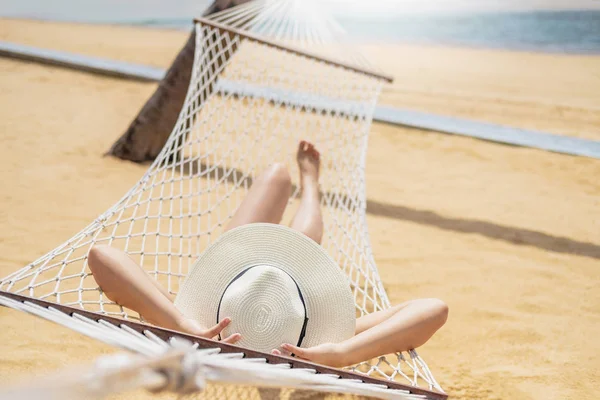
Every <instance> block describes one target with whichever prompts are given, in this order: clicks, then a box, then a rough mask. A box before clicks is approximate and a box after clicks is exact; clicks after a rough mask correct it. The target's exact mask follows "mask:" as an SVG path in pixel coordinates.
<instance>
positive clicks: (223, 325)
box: [205, 318, 231, 338]
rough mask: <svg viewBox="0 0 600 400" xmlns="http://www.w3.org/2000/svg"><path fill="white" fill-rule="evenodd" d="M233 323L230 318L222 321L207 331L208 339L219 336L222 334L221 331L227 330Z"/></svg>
mask: <svg viewBox="0 0 600 400" xmlns="http://www.w3.org/2000/svg"><path fill="white" fill-rule="evenodd" d="M230 323H231V319H230V318H224V319H222V320H221V321H220V322H219V323H218V324H216V325H215V326H213V327H212V328H210V329H209V330H207V331H206V332H205V335H206V336H207V337H209V338H210V337H213V336H217V335H218V334H220V333H221V331H222V330H223V329H225V328H226V327H227V325H229V324H230Z"/></svg>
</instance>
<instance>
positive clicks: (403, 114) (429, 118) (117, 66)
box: [0, 41, 600, 159]
mask: <svg viewBox="0 0 600 400" xmlns="http://www.w3.org/2000/svg"><path fill="white" fill-rule="evenodd" d="M0 56H5V57H12V58H18V59H22V60H27V61H35V62H41V63H44V64H50V65H57V66H61V67H66V68H73V69H76V70H81V71H89V72H94V73H99V74H103V75H109V76H115V77H120V78H127V79H136V80H141V81H160V80H161V79H162V78H163V77H164V75H165V70H163V69H161V68H156V67H150V66H146V65H140V64H132V63H127V62H122V61H113V60H107V59H103V58H97V57H90V56H82V55H78V54H73V53H67V52H62V51H56V50H46V49H40V48H36V47H31V46H25V45H20V44H14V43H9V42H3V41H0ZM222 83H223V85H221V86H223V87H222V88H221V90H223V91H227V92H239V93H244V94H247V95H253V93H254V92H255V93H254V95H256V96H257V97H268V98H271V97H273V96H275V97H280V98H282V99H285V98H286V97H290V96H289V94H285V93H279V92H278V91H277V90H275V89H270V88H256V87H249V86H248V85H244V86H242V85H239V84H236V83H235V82H222ZM236 85H237V86H236ZM238 86H239V87H238ZM293 97H294V98H296V99H298V98H299V97H298V96H297V95H296V96H293ZM306 100H310V102H311V104H312V103H313V100H314V99H312V98H310V99H306ZM323 100H324V99H317V100H316V103H314V104H312V106H313V107H316V108H319V107H320V104H321V103H322V101H323ZM296 101H297V100H296ZM337 102H338V103H339V105H340V107H343V108H347V107H353V105H352V104H351V103H346V102H340V101H339V100H338V101H337ZM373 120H374V121H377V122H384V123H389V124H395V125H403V126H408V127H412V128H418V129H426V130H431V131H436V132H442V133H448V134H454V135H461V136H468V137H473V138H477V139H482V140H487V141H491V142H496V143H503V144H508V145H513V146H522V147H532V148H537V149H542V150H547V151H552V152H556V153H563V154H570V155H576V156H585V157H592V158H598V159H600V141H597V140H589V139H580V138H576V137H571V136H563V135H555V134H550V133H544V132H537V131H531V130H524V129H518V128H512V127H508V126H502V125H496V124H490V123H486V122H479V121H473V120H467V119H463V118H455V117H448V116H441V115H435V114H429V113H424V112H419V111H412V110H403V109H398V108H393V107H387V106H379V107H377V108H376V109H375V113H374V115H373Z"/></svg>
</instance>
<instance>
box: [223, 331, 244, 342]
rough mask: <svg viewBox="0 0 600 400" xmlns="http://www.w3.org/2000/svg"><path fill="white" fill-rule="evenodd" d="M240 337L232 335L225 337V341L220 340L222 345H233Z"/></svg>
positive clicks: (236, 334) (235, 334) (237, 334)
mask: <svg viewBox="0 0 600 400" xmlns="http://www.w3.org/2000/svg"><path fill="white" fill-rule="evenodd" d="M241 338H242V335H240V334H239V333H234V334H233V335H229V336H227V337H226V338H225V339H223V340H221V341H222V342H223V343H229V344H234V343H237V342H239V341H240V339H241Z"/></svg>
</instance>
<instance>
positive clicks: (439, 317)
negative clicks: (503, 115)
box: [423, 298, 450, 327]
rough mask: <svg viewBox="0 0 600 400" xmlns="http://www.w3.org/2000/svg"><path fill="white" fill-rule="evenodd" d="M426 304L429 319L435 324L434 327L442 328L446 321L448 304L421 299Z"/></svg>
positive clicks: (433, 299) (441, 301)
mask: <svg viewBox="0 0 600 400" xmlns="http://www.w3.org/2000/svg"><path fill="white" fill-rule="evenodd" d="M423 301H424V302H425V303H426V304H427V309H428V311H429V314H430V316H431V318H432V319H433V320H434V321H435V322H436V325H439V326H440V327H441V326H443V325H444V324H445V323H446V321H447V320H448V313H449V311H450V309H449V307H448V304H446V303H445V302H444V301H443V300H440V299H435V298H432V299H423Z"/></svg>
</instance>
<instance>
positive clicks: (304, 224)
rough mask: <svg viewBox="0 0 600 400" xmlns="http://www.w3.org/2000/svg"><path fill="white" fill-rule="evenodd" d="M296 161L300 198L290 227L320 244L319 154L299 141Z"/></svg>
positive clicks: (313, 148) (312, 146)
mask: <svg viewBox="0 0 600 400" xmlns="http://www.w3.org/2000/svg"><path fill="white" fill-rule="evenodd" d="M296 159H297V161H298V168H299V170H300V186H301V188H302V197H301V199H300V206H299V207H298V211H297V212H296V215H295V216H294V219H293V220H292V223H291V225H290V227H291V228H292V229H295V230H297V231H300V232H302V233H304V234H305V235H306V236H308V237H309V238H311V239H312V240H314V241H315V242H317V243H319V244H321V239H322V238H323V215H322V214H321V201H320V197H319V165H320V154H319V152H318V151H317V150H316V149H315V146H314V145H313V144H311V143H308V142H306V141H301V142H300V144H299V145H298V153H297V155H296Z"/></svg>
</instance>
